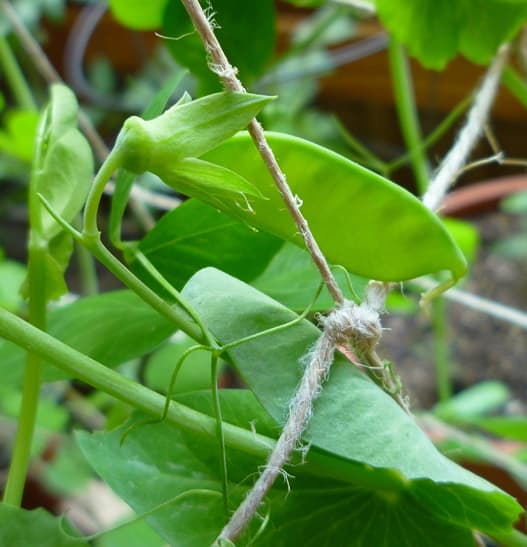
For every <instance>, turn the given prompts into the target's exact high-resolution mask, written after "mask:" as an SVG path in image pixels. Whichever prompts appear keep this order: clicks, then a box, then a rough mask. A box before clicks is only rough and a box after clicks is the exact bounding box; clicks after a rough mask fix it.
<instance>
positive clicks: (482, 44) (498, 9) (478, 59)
mask: <svg viewBox="0 0 527 547" xmlns="http://www.w3.org/2000/svg"><path fill="white" fill-rule="evenodd" d="M375 5H376V7H377V13H378V15H379V18H380V20H381V22H382V23H383V25H384V26H385V27H386V29H387V30H388V31H389V32H390V33H391V34H393V35H394V36H395V37H396V38H397V39H398V40H399V41H400V42H402V43H403V44H404V45H405V46H406V47H407V48H408V51H409V52H410V54H411V55H413V56H414V57H417V59H418V60H419V61H420V62H421V63H422V64H423V65H424V66H426V67H428V68H434V69H437V70H441V69H443V68H444V67H445V66H446V64H447V63H448V62H449V61H450V60H451V59H452V58H453V57H454V56H455V55H456V54H457V53H461V54H462V55H464V56H465V57H466V58H467V59H469V60H470V61H472V62H474V63H479V64H487V63H489V62H490V60H491V59H492V57H493V56H494V54H495V53H496V51H497V49H498V47H499V46H500V45H501V44H503V43H504V42H506V41H507V40H510V39H511V38H513V37H514V35H515V34H516V33H517V32H518V30H519V29H520V28H521V26H522V25H523V24H524V23H525V21H526V20H527V2H526V1H525V0H457V1H456V2H437V1H435V0H408V1H407V2H404V3H400V2H394V1H393V0H375ZM483 36H484V37H485V38H484V39H482V37H483Z"/></svg>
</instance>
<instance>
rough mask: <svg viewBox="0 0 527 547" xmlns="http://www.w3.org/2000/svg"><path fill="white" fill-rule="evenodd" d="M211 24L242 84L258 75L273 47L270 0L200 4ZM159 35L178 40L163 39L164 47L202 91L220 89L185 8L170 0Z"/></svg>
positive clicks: (230, 0) (229, 0)
mask: <svg viewBox="0 0 527 547" xmlns="http://www.w3.org/2000/svg"><path fill="white" fill-rule="evenodd" d="M201 3H202V5H203V7H204V8H205V9H208V11H207V13H208V14H209V17H210V18H211V20H212V21H214V23H215V26H216V28H215V34H216V36H217V37H218V40H219V41H220V43H221V44H222V47H223V49H224V50H225V53H226V55H227V57H228V59H229V61H230V62H231V63H232V65H233V66H235V67H236V68H237V69H238V70H239V77H240V78H241V80H242V81H243V82H244V83H246V84H247V83H250V81H251V80H252V79H253V78H254V77H255V76H258V75H260V74H261V73H262V72H263V70H264V69H265V66H266V64H267V63H268V61H269V60H270V58H271V56H272V55H273V52H274V48H275V34H276V27H275V8H274V3H273V2H272V1H271V0H259V1H258V2H239V1H238V0H215V2H214V4H213V8H210V7H208V8H207V6H210V4H207V2H206V1H203V2H201ZM163 34H165V35H167V36H170V37H174V38H179V39H178V40H167V41H166V46H167V48H168V50H169V51H170V52H171V53H172V55H173V56H174V58H175V59H176V61H177V62H178V63H179V64H181V65H183V66H185V67H187V68H188V69H189V70H190V71H191V72H192V73H193V74H194V75H195V76H196V77H197V78H198V79H199V81H200V82H201V90H202V91H205V92H210V91H215V90H219V89H220V81H219V78H218V76H217V75H216V74H214V73H213V72H211V70H210V68H209V65H208V62H207V56H206V55H205V49H204V47H203V44H202V42H201V39H200V37H199V35H198V34H197V32H195V31H194V27H193V25H192V22H191V21H190V18H189V16H188V15H187V12H186V11H185V8H184V7H183V5H182V4H181V2H180V1H179V0H170V2H169V3H168V5H167V9H166V12H165V15H164V17H163Z"/></svg>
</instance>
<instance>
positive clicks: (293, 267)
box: [251, 243, 368, 312]
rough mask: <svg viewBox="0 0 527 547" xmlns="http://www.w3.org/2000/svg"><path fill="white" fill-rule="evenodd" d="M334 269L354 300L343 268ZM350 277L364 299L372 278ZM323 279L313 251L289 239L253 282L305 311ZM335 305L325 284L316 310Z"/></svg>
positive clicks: (348, 295)
mask: <svg viewBox="0 0 527 547" xmlns="http://www.w3.org/2000/svg"><path fill="white" fill-rule="evenodd" d="M334 273H335V277H336V279H337V282H338V283H339V286H340V287H341V289H342V290H343V291H344V294H345V296H346V298H349V299H351V300H352V299H353V295H352V294H351V293H350V291H349V289H348V287H347V283H346V278H345V276H344V274H343V272H341V271H339V270H335V272H334ZM350 278H351V283H352V287H353V290H354V292H355V293H356V294H357V296H358V297H359V298H360V299H362V296H363V293H364V289H365V287H366V285H367V283H368V280H367V279H364V278H363V277H359V276H356V275H353V276H350ZM320 282H321V278H320V273H319V271H318V270H317V268H316V266H315V265H314V263H313V260H312V259H311V256H310V255H309V253H308V252H307V251H305V250H304V249H300V248H299V247H297V246H296V245H293V244H292V243H285V244H284V245H283V247H282V248H281V249H280V250H279V251H278V252H277V253H276V255H275V256H274V257H273V259H272V260H271V262H269V264H268V266H267V268H266V269H265V270H264V271H263V272H262V273H261V274H260V275H259V276H258V277H257V278H256V279H254V280H253V281H251V285H252V286H253V287H255V288H256V289H258V290H259V291H262V292H263V293H265V294H267V295H268V296H270V297H271V298H274V299H275V300H278V302H280V303H281V304H283V305H284V306H286V307H287V308H289V309H292V310H294V311H297V312H302V311H304V310H305V309H306V308H307V306H308V305H309V304H310V303H311V302H312V301H313V298H314V296H315V294H316V291H317V289H318V288H319V286H320ZM333 305H334V302H333V299H332V298H331V296H330V295H329V293H328V291H327V289H326V288H324V289H323V291H322V293H321V295H320V297H319V298H318V299H317V301H316V302H315V304H314V306H313V307H312V311H325V310H328V309H330V308H331V307H333Z"/></svg>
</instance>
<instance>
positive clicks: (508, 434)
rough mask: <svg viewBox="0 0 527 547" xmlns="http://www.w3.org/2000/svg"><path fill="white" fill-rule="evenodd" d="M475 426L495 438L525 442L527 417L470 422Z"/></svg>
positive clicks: (502, 417)
mask: <svg viewBox="0 0 527 547" xmlns="http://www.w3.org/2000/svg"><path fill="white" fill-rule="evenodd" d="M470 424H471V425H475V426H477V427H479V428H481V429H484V430H485V431H488V432H489V433H492V434H493V435H496V436H497V437H502V438H504V439H512V440H515V441H522V442H527V417H525V416H492V417H489V418H474V419H471V420H470Z"/></svg>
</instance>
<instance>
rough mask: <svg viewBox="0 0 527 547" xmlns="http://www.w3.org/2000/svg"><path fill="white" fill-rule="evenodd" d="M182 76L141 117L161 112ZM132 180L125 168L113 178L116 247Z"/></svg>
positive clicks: (112, 226) (112, 234)
mask: <svg viewBox="0 0 527 547" xmlns="http://www.w3.org/2000/svg"><path fill="white" fill-rule="evenodd" d="M124 4H125V5H128V4H129V2H125V3H124ZM145 5H146V4H145ZM149 5H150V4H149ZM184 76H185V71H182V70H181V71H179V72H177V73H176V74H174V76H172V77H171V78H170V79H169V80H168V81H167V83H166V84H165V85H164V86H163V87H162V88H161V90H160V91H159V92H158V93H156V95H155V96H154V97H153V99H152V101H151V102H150V104H149V105H148V106H147V107H146V108H145V110H144V111H143V116H142V117H143V119H145V120H151V119H152V118H154V117H156V116H159V114H161V112H163V109H164V108H165V106H166V104H167V102H168V100H169V99H170V97H171V96H172V95H173V94H174V92H175V90H176V89H177V87H178V86H179V84H180V83H181V80H182V79H183V77H184ZM183 97H185V98H186V96H185V95H183ZM134 180H135V175H134V174H133V173H130V172H129V171H127V170H126V169H120V170H119V173H118V175H117V177H116V178H115V190H114V193H113V196H112V207H111V210H110V226H109V233H110V240H111V241H112V243H113V244H114V245H115V246H116V247H119V246H120V240H121V235H120V226H121V219H122V218H123V214H124V210H125V208H126V203H127V201H128V196H129V194H130V189H131V188H132V184H133V182H134Z"/></svg>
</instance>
